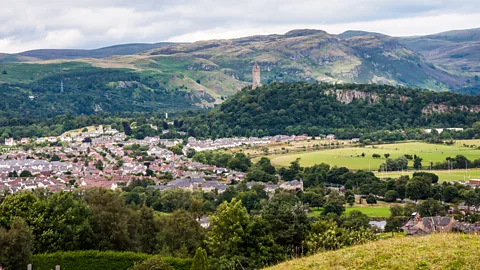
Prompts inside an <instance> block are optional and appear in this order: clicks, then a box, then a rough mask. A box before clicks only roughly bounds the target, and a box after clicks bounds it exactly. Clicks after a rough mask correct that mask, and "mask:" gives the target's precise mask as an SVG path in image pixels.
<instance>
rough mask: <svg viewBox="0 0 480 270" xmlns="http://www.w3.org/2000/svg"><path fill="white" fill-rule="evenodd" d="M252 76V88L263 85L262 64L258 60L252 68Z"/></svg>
mask: <svg viewBox="0 0 480 270" xmlns="http://www.w3.org/2000/svg"><path fill="white" fill-rule="evenodd" d="M252 78H253V81H252V89H256V88H257V87H260V86H262V83H261V82H260V66H259V65H258V64H257V62H255V64H254V65H253V68H252Z"/></svg>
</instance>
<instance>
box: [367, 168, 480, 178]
mask: <svg viewBox="0 0 480 270" xmlns="http://www.w3.org/2000/svg"><path fill="white" fill-rule="evenodd" d="M423 171H425V172H432V173H434V174H436V175H438V177H439V180H440V181H468V180H470V179H480V169H468V170H463V169H462V170H450V171H449V170H432V171H429V170H423ZM414 172H416V171H414V170H409V171H403V172H388V173H385V172H375V175H376V176H377V177H379V178H398V177H400V176H402V175H408V176H410V177H411V176H412V174H413V173H414Z"/></svg>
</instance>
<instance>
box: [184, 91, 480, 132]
mask: <svg viewBox="0 0 480 270" xmlns="http://www.w3.org/2000/svg"><path fill="white" fill-rule="evenodd" d="M330 90H357V91H362V92H365V93H372V94H376V95H378V96H379V100H378V101H376V102H372V100H371V99H365V100H363V99H354V100H353V102H352V103H350V104H345V103H342V102H340V101H338V100H337V99H336V98H335V96H333V95H330V94H328V92H329V91H330ZM395 95H398V96H395ZM399 96H404V97H406V100H404V101H401V100H400V97H399ZM431 103H434V104H445V105H448V106H460V105H465V106H467V107H468V106H471V105H480V97H479V96H469V95H460V94H453V93H446V92H445V93H439V92H432V91H424V90H420V89H411V88H396V87H392V86H386V85H366V84H365V85H357V84H337V85H330V84H323V83H318V84H309V83H272V84H269V85H267V86H264V87H261V88H257V89H255V90H251V89H249V88H246V89H244V90H243V91H241V92H239V93H237V94H236V95H234V96H232V97H230V98H229V99H227V100H226V101H225V102H224V103H222V104H221V105H220V106H219V107H218V108H215V109H213V110H212V111H210V112H204V113H200V114H198V113H190V114H189V116H188V117H185V124H186V127H188V128H191V129H192V131H191V133H192V134H193V133H194V134H195V135H197V136H206V137H208V136H211V137H228V136H232V135H236V136H238V135H242V136H265V135H277V134H309V135H313V136H318V135H319V134H329V133H332V134H336V135H337V137H340V138H354V137H361V136H365V137H368V136H375V134H376V133H380V132H383V131H389V132H394V133H393V134H391V135H389V136H390V137H399V139H400V138H401V137H405V134H403V132H401V130H410V131H411V132H410V133H414V134H415V133H416V132H415V130H416V129H420V128H428V127H445V128H448V127H463V128H467V127H471V126H472V125H473V124H474V123H475V122H477V121H480V117H479V115H478V113H469V112H464V111H460V110H457V111H452V112H447V113H441V114H431V115H424V114H422V109H423V108H424V107H425V106H427V105H428V104H431ZM417 131H418V130H417ZM395 132H398V133H395ZM371 134H372V135H371ZM402 134H403V135H402ZM411 135H413V134H411Z"/></svg>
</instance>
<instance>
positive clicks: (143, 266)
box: [133, 257, 173, 270]
mask: <svg viewBox="0 0 480 270" xmlns="http://www.w3.org/2000/svg"><path fill="white" fill-rule="evenodd" d="M133 270H173V268H172V267H171V266H170V265H168V264H167V263H166V262H165V261H164V260H162V258H160V257H153V258H150V259H147V260H145V261H144V262H143V263H140V264H136V265H135V266H134V267H133Z"/></svg>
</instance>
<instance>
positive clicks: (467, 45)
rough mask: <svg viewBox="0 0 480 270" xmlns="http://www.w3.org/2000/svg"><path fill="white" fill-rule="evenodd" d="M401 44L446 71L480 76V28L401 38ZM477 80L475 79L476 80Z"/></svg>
mask: <svg viewBox="0 0 480 270" xmlns="http://www.w3.org/2000/svg"><path fill="white" fill-rule="evenodd" d="M399 42H400V43H402V44H403V45H405V46H406V47H408V48H409V49H412V50H414V51H416V52H419V53H421V54H422V55H423V56H425V58H426V59H427V60H428V61H429V62H431V63H433V64H435V65H438V66H440V67H442V68H444V69H446V70H449V71H450V72H452V73H456V74H466V75H469V76H472V77H474V76H477V77H476V80H477V81H478V75H480V64H479V63H480V28H476V29H467V30H456V31H449V32H444V33H439V34H434V35H427V36H419V37H407V38H400V39H399ZM474 80H475V78H474Z"/></svg>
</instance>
